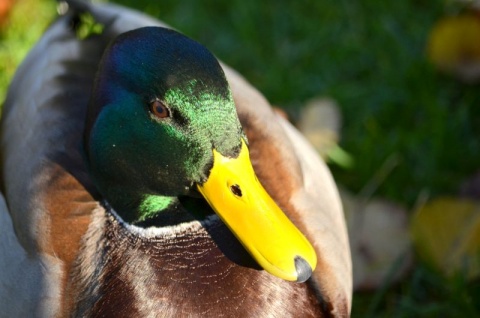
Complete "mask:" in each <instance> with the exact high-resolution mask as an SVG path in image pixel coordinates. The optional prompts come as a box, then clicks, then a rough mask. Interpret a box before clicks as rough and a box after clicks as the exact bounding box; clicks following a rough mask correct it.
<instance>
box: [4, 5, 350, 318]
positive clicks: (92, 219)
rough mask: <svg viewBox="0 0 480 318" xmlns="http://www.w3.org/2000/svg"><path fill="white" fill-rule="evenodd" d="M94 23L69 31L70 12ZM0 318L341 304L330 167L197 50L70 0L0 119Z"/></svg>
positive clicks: (343, 247)
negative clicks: (88, 30) (88, 29)
mask: <svg viewBox="0 0 480 318" xmlns="http://www.w3.org/2000/svg"><path fill="white" fill-rule="evenodd" d="M85 13H88V14H90V15H91V16H93V18H94V19H95V20H96V21H97V23H100V24H102V25H103V31H102V32H101V33H100V34H96V35H92V36H89V37H87V38H85V39H80V38H78V37H77V35H76V31H75V30H76V28H78V26H79V23H80V21H81V19H79V16H80V15H81V14H85ZM0 134H1V135H0V136H1V139H0V140H1V155H2V161H1V164H2V165H1V172H2V173H1V176H2V183H1V184H2V194H3V197H2V198H1V200H0V308H1V310H0V312H1V315H0V316H4V317H27V316H39V317H53V316H76V317H87V316H89V317H90V316H95V317H107V316H115V317H144V316H145V317H147V316H148V317H151V316H158V317H186V316H188V317H193V316H202V317H209V316H212V317H213V316H231V317H236V316H242V317H265V316H268V317H308V316H318V317H322V316H328V317H330V316H337V317H343V316H348V315H349V314H350V307H351V305H350V304H351V288H352V287H351V285H352V283H351V261H350V252H349V245H348V238H347V233H346V227H345V222H344V219H343V214H342V208H341V204H340V201H339V197H338V193H337V190H336V187H335V184H334V182H333V180H332V177H331V175H330V173H329V172H328V169H327V168H326V166H325V164H324V163H323V162H322V161H321V160H320V159H319V157H318V156H317V154H316V153H315V151H313V150H312V148H311V147H310V146H309V145H308V143H307V142H306V141H305V140H304V139H303V137H302V136H301V135H300V134H299V132H298V131H296V130H295V128H294V127H293V126H292V125H291V124H289V123H288V122H287V121H286V120H285V119H283V118H282V117H281V116H279V115H277V114H276V113H275V112H274V111H273V110H272V108H271V107H270V106H269V104H268V102H267V101H266V100H265V98H264V97H263V96H262V95H261V94H260V93H259V92H258V91H256V90H255V89H254V88H253V87H252V86H251V85H250V84H248V83H247V82H246V81H245V80H244V79H243V78H242V77H241V76H240V75H238V74H237V73H236V72H235V71H233V70H232V69H230V68H229V67H227V66H226V65H224V64H222V63H220V62H218V60H217V59H216V58H215V57H214V56H213V55H212V54H211V53H210V52H209V51H208V50H207V49H206V48H205V47H203V46H202V45H200V44H199V43H197V42H195V41H193V40H191V39H189V38H187V37H185V36H183V35H182V34H180V33H179V32H177V31H174V30H172V29H170V28H169V27H168V26H166V25H164V24H162V23H161V22H159V21H157V20H154V19H152V18H150V17H148V16H145V15H143V14H141V13H138V12H136V11H132V10H130V9H126V8H123V7H119V6H116V5H112V4H102V5H100V4H96V5H94V4H89V3H87V2H75V1H72V2H69V9H68V11H67V12H66V13H65V14H64V15H62V16H60V17H59V18H58V19H57V20H56V21H55V22H54V23H53V24H52V25H51V27H50V28H49V29H48V30H47V31H46V33H45V34H44V36H43V37H42V38H41V40H40V41H39V42H38V44H37V45H36V46H35V47H34V48H33V50H32V51H31V52H30V54H29V55H28V57H27V58H26V59H25V61H24V62H23V64H22V65H21V66H20V68H19V69H18V71H17V73H16V75H15V77H14V79H13V81H12V83H11V86H10V89H9V92H8V95H7V98H6V101H5V103H4V106H3V114H2V121H1V126H0Z"/></svg>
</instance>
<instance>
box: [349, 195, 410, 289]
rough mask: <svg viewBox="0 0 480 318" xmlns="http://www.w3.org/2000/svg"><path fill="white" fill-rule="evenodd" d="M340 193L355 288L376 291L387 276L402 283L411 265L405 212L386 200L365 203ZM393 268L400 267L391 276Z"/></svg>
mask: <svg viewBox="0 0 480 318" xmlns="http://www.w3.org/2000/svg"><path fill="white" fill-rule="evenodd" d="M340 193H341V197H342V203H343V205H344V209H345V214H346V218H347V225H348V231H349V238H350V248H351V252H352V261H353V280H354V288H355V289H356V290H359V289H375V288H378V287H380V286H381V285H382V283H383V282H384V281H385V279H387V277H388V278H390V279H392V280H393V281H396V280H399V279H400V278H401V277H402V276H403V275H404V274H405V273H406V271H407V270H408V268H409V267H410V265H411V252H410V238H409V233H408V216H407V212H406V210H405V209H403V208H402V207H400V206H398V205H396V204H393V203H391V202H388V201H385V200H378V199H377V200H371V201H369V202H366V203H365V202H364V201H363V200H361V199H359V198H356V197H354V196H353V195H351V194H349V193H347V192H345V191H340ZM394 265H398V268H397V270H396V271H395V273H391V270H392V268H393V267H394ZM392 274H393V276H391V277H390V275H392Z"/></svg>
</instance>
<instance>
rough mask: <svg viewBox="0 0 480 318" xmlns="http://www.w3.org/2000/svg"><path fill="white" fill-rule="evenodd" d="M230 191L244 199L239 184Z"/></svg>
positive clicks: (231, 187)
mask: <svg viewBox="0 0 480 318" xmlns="http://www.w3.org/2000/svg"><path fill="white" fill-rule="evenodd" d="M230 191H232V193H233V194H235V195H236V196H237V197H242V189H240V186H239V185H238V184H234V185H232V186H230Z"/></svg>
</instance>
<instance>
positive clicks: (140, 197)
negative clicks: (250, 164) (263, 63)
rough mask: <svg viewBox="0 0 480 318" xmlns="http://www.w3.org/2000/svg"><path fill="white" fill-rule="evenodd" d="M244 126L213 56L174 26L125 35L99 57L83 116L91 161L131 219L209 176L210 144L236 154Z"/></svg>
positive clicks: (103, 186)
mask: <svg viewBox="0 0 480 318" xmlns="http://www.w3.org/2000/svg"><path fill="white" fill-rule="evenodd" d="M242 136H243V133H242V129H241V126H240V123H239V121H238V117H237V114H236V110H235V105H234V102H233V99H232V94H231V91H230V89H229V86H228V83H227V80H226V78H225V75H224V73H223V70H222V69H221V67H220V65H219V63H218V61H217V60H216V58H215V57H214V56H213V55H212V54H211V53H210V52H209V51H208V50H207V49H206V48H204V47H203V46H202V45H200V44H199V43H197V42H195V41H193V40H191V39H189V38H187V37H185V36H183V35H182V34H180V33H178V32H175V31H173V30H169V29H165V28H160V27H146V28H141V29H137V30H134V31H130V32H127V33H124V34H122V35H120V36H119V37H118V38H117V39H115V41H114V42H113V43H112V44H111V45H110V46H109V47H108V48H107V49H106V51H105V53H104V55H103V58H102V60H101V63H100V66H99V70H98V73H97V77H96V80H95V85H94V89H93V94H92V98H91V101H90V105H89V113H88V118H87V122H86V132H85V148H86V157H87V161H88V163H87V164H88V166H89V168H90V171H91V174H92V176H93V178H94V181H95V183H96V185H97V187H98V189H99V191H100V192H101V194H102V195H103V196H105V197H106V198H107V200H108V201H109V203H110V204H111V205H112V206H113V208H114V209H115V210H116V211H117V212H118V213H119V214H120V215H121V216H122V217H123V218H124V219H125V220H126V221H128V222H135V221H139V220H143V219H145V218H148V217H149V216H150V215H151V213H153V211H152V210H155V209H156V210H159V209H161V208H162V206H163V205H168V202H169V198H170V197H177V196H181V195H188V194H190V193H191V191H192V189H193V188H192V187H193V186H194V184H195V183H202V182H204V181H205V180H206V179H207V177H208V174H209V172H210V169H211V167H212V164H213V153H212V149H216V150H217V151H218V152H220V153H222V154H223V155H225V156H228V157H235V156H237V155H238V152H239V150H240V147H241V139H242Z"/></svg>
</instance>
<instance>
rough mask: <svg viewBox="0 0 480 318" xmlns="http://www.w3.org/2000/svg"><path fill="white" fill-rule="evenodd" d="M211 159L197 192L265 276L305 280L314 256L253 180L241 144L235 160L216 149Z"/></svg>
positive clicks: (301, 237)
mask: <svg viewBox="0 0 480 318" xmlns="http://www.w3.org/2000/svg"><path fill="white" fill-rule="evenodd" d="M213 156H214V159H213V160H214V161H213V168H212V170H211V171H210V176H209V178H208V180H207V181H206V182H205V183H204V184H201V185H198V190H199V191H200V193H201V194H202V195H203V196H204V197H205V199H206V200H207V201H208V203H209V204H210V206H211V207H212V208H213V209H214V211H215V212H216V213H217V214H218V215H219V217H220V218H221V219H222V221H223V222H224V223H225V224H226V225H227V226H228V227H229V228H230V230H231V231H232V232H233V233H234V234H235V236H236V237H237V238H238V240H239V241H240V242H241V243H242V244H243V246H244V247H245V248H246V250H247V251H248V252H249V253H250V254H251V255H252V257H253V258H254V259H255V260H256V261H257V263H258V264H259V265H260V266H261V267H263V268H264V269H265V270H266V271H267V272H269V273H270V274H272V275H275V276H277V277H280V278H283V279H285V280H289V281H297V282H303V281H305V280H307V279H308V278H309V277H310V275H311V274H312V271H313V270H314V269H315V266H316V264H317V256H316V254H315V251H314V249H313V247H312V245H311V244H310V243H309V242H308V240H307V239H306V238H305V236H304V235H303V234H302V233H301V232H300V231H299V230H298V229H297V228H296V227H295V226H294V225H293V223H292V222H291V221H290V220H289V219H288V218H287V217H286V215H285V214H284V213H283V212H282V210H280V208H279V207H278V206H277V204H276V203H275V202H274V201H273V199H272V198H271V197H270V195H269V194H268V193H267V192H266V191H265V189H264V188H263V186H262V185H261V184H260V182H259V181H258V179H257V177H256V176H255V172H254V171H253V167H252V164H251V162H250V157H249V153H248V148H247V145H246V144H245V142H244V141H243V140H242V149H241V151H240V154H239V156H238V157H237V158H233V159H232V158H228V157H224V156H222V155H221V154H220V153H219V152H217V151H216V150H213Z"/></svg>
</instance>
